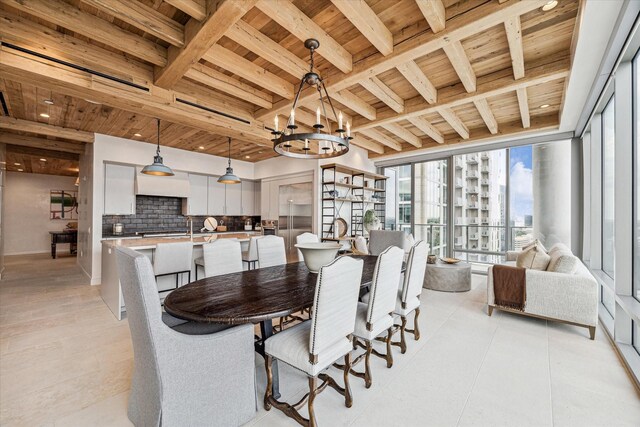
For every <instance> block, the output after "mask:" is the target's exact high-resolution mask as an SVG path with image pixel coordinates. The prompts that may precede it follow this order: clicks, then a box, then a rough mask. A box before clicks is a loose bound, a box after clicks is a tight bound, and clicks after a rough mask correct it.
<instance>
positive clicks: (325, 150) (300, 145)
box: [271, 39, 353, 159]
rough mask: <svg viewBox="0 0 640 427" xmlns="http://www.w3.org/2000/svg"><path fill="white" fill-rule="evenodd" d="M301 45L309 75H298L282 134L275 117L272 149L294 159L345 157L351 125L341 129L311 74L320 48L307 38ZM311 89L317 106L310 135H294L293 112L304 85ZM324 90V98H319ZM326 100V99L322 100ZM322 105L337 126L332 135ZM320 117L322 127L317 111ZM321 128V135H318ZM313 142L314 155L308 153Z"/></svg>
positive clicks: (318, 79)
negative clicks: (306, 60)
mask: <svg viewBox="0 0 640 427" xmlns="http://www.w3.org/2000/svg"><path fill="white" fill-rule="evenodd" d="M304 46H305V47H306V48H307V49H309V55H310V58H309V72H308V73H306V74H305V75H304V76H302V79H301V81H300V86H299V87H298V92H297V93H296V96H295V98H294V101H293V105H292V106H291V114H290V115H289V118H288V119H287V123H286V125H285V127H284V129H283V130H282V131H280V129H279V127H278V115H277V114H276V116H275V119H274V127H273V131H272V132H271V134H272V135H273V136H274V139H272V141H273V150H274V151H275V152H276V153H278V154H280V155H282V156H287V157H294V158H298V159H324V158H329V157H338V156H342V155H343V154H346V153H347V152H348V151H349V140H351V139H353V138H351V126H350V125H349V123H347V124H346V129H345V128H343V126H342V124H343V123H342V122H343V120H342V112H341V113H340V114H339V115H338V114H336V110H335V109H334V108H333V104H332V103H331V98H330V97H329V93H328V92H327V88H326V87H325V85H324V82H323V81H322V78H321V77H320V76H319V75H318V74H317V73H315V72H314V71H313V53H314V52H315V50H316V49H317V48H318V47H319V46H320V42H319V41H318V40H316V39H307V40H306V41H305V42H304ZM306 85H308V86H310V87H315V88H316V90H317V91H318V95H319V106H318V109H317V110H316V124H315V125H313V128H314V132H311V133H296V132H295V130H296V129H297V128H298V126H296V120H295V113H296V107H297V106H298V99H299V97H300V93H301V92H302V89H303V88H304V87H305V86H306ZM323 91H324V95H323ZM325 97H326V99H325ZM325 103H328V104H329V107H330V108H331V112H332V113H333V120H334V122H336V123H338V129H336V130H335V133H336V135H334V134H333V133H332V132H331V124H330V123H329V116H328V115H327V110H326V108H325ZM321 108H322V113H323V116H324V120H325V124H324V125H323V124H322V123H321V122H322V116H321V114H320V112H321V111H320V109H321ZM322 129H325V132H322ZM314 142H316V143H317V144H318V151H317V153H313V152H312V147H311V145H310V144H313V143H314Z"/></svg>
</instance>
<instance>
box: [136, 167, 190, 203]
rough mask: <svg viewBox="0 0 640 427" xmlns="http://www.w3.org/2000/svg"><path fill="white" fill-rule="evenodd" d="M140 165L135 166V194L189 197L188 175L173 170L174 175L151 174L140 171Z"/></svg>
mask: <svg viewBox="0 0 640 427" xmlns="http://www.w3.org/2000/svg"><path fill="white" fill-rule="evenodd" d="M141 171H142V166H136V195H138V196H163V197H183V198H185V197H189V194H190V187H189V175H188V174H187V173H186V172H175V171H174V172H175V175H174V176H153V175H146V174H143V173H141Z"/></svg>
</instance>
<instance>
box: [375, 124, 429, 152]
mask: <svg viewBox="0 0 640 427" xmlns="http://www.w3.org/2000/svg"><path fill="white" fill-rule="evenodd" d="M382 127H383V128H385V129H386V130H388V131H389V132H391V133H392V134H394V135H395V136H397V137H398V138H400V139H403V140H405V141H407V142H408V143H409V144H411V145H413V146H414V147H422V140H421V139H420V138H418V137H417V136H415V135H414V134H413V133H412V132H411V131H410V130H409V129H406V128H404V127H402V126H400V125H399V124H397V123H389V124H386V125H384V126H382Z"/></svg>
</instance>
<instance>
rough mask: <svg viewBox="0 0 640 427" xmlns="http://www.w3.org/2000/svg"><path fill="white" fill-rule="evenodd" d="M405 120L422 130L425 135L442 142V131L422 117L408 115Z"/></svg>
mask: <svg viewBox="0 0 640 427" xmlns="http://www.w3.org/2000/svg"><path fill="white" fill-rule="evenodd" d="M407 120H409V122H410V123H411V124H412V125H414V126H415V127H417V128H418V129H420V130H421V131H422V132H424V133H425V134H426V135H427V136H429V137H431V139H433V140H434V141H435V142H437V143H438V144H442V143H444V136H442V132H440V131H439V130H438V129H437V128H436V127H435V126H434V125H432V124H431V123H429V121H428V120H426V119H423V118H422V117H409V118H408V119H407Z"/></svg>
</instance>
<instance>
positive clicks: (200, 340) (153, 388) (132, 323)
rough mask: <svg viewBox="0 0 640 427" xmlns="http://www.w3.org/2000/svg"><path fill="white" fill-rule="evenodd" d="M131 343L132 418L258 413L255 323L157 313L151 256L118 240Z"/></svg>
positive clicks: (162, 421) (181, 421)
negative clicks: (221, 322) (217, 321)
mask: <svg viewBox="0 0 640 427" xmlns="http://www.w3.org/2000/svg"><path fill="white" fill-rule="evenodd" d="M116 251H117V252H116V259H117V265H118V275H119V278H120V283H121V286H122V292H123V295H124V302H125V304H126V307H127V319H128V324H129V329H130V330H131V340H132V343H133V355H134V358H133V375H132V379H131V392H130V394H129V408H128V417H129V420H130V421H131V422H132V423H133V424H134V425H137V426H160V425H163V426H177V425H192V426H197V425H221V426H223V425H224V426H227V425H241V424H244V423H246V422H248V421H250V420H251V419H252V418H253V417H254V416H255V413H256V410H257V407H256V406H257V402H256V395H255V386H256V384H255V356H254V346H253V326H252V325H249V324H247V325H240V326H234V327H226V326H224V325H216V324H211V323H194V322H184V321H181V320H179V319H176V318H173V317H171V316H169V315H167V314H166V313H163V311H162V308H161V307H160V299H159V297H158V294H157V285H156V281H155V279H154V271H153V269H152V267H151V263H150V261H149V259H148V258H147V257H146V256H144V255H142V254H141V253H139V252H135V251H133V250H131V249H129V248H124V247H117V249H116Z"/></svg>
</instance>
